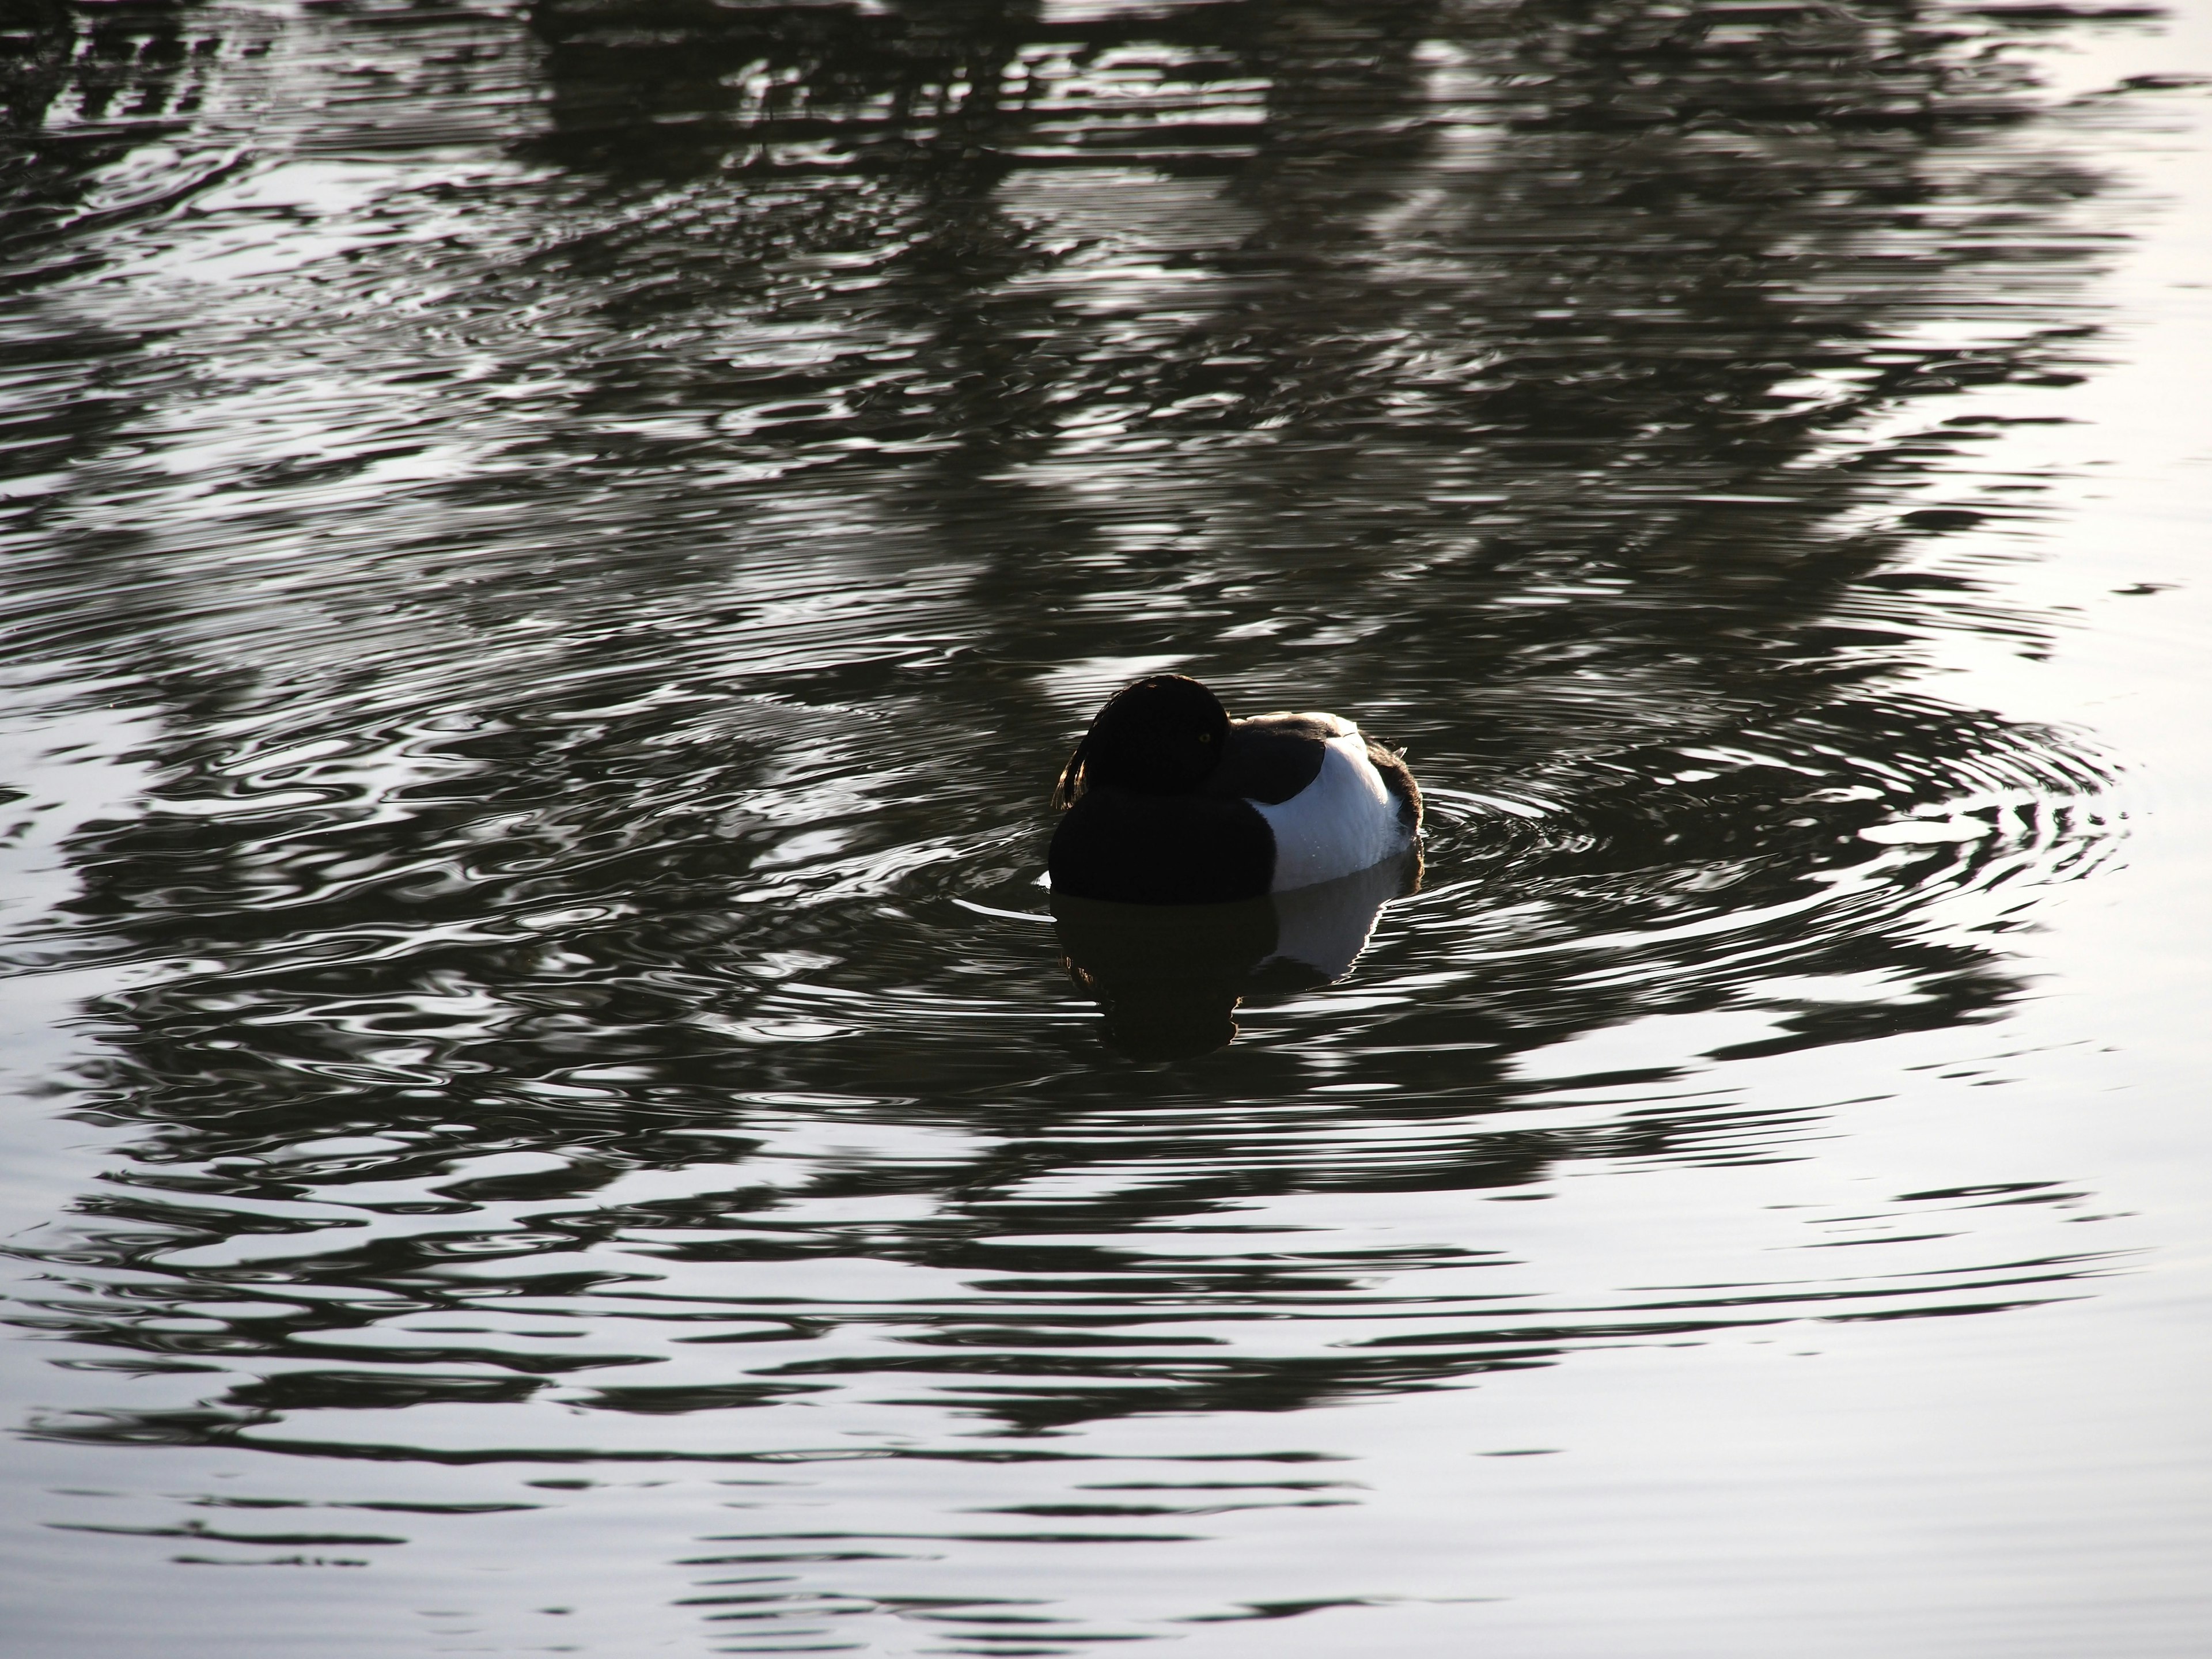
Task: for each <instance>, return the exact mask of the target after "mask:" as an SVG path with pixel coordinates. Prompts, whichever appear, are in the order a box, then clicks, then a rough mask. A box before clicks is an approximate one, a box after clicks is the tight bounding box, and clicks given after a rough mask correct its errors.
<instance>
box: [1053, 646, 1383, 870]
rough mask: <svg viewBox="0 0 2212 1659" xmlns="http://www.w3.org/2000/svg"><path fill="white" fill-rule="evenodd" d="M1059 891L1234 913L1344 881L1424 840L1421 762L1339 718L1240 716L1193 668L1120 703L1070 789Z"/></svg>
mask: <svg viewBox="0 0 2212 1659" xmlns="http://www.w3.org/2000/svg"><path fill="white" fill-rule="evenodd" d="M1052 805H1053V806H1054V808H1055V809H1056V810H1058V811H1060V813H1061V817H1060V822H1059V824H1058V826H1057V827H1056V828H1055V829H1054V832H1053V837H1052V846H1051V849H1050V852H1049V853H1048V855H1047V859H1046V866H1047V874H1048V879H1049V881H1050V883H1051V886H1052V890H1053V891H1054V893H1055V894H1067V895H1070V896H1074V897H1079V898H1086V899H1103V900H1107V901H1109V902H1118V903H1124V904H1224V903H1231V902H1236V901H1237V900H1241V899H1248V898H1258V897H1260V896H1263V895H1266V894H1270V893H1285V892H1291V891H1295V890H1298V889H1300V888H1304V887H1310V886H1314V885H1316V884H1319V883H1322V882H1327V881H1334V880H1337V879H1339V878H1342V877H1344V876H1347V875H1351V874H1352V873H1353V872H1357V871H1361V870H1365V869H1369V868H1371V867H1372V866H1376V865H1378V864H1382V863H1383V862H1385V861H1386V860H1392V859H1395V858H1397V857H1398V856H1399V855H1400V854H1403V853H1405V852H1406V851H1407V850H1408V849H1409V848H1413V847H1415V846H1416V845H1417V844H1418V843H1419V839H1420V834H1421V792H1420V788H1419V785H1417V784H1416V783H1415V782H1414V781H1413V772H1412V770H1411V769H1409V768H1408V767H1407V764H1406V761H1405V757H1403V756H1401V755H1400V754H1398V753H1397V752H1395V750H1390V749H1387V748H1385V747H1384V746H1383V744H1379V743H1375V742H1372V741H1370V739H1368V738H1365V737H1364V736H1362V735H1361V733H1360V730H1359V728H1358V726H1356V725H1354V724H1353V723H1352V721H1350V720H1344V719H1342V718H1340V716H1338V715H1335V714H1255V715H1250V716H1248V717H1246V718H1244V719H1242V720H1231V719H1230V717H1229V714H1228V711H1227V710H1226V709H1225V708H1223V707H1222V706H1221V700H1220V698H1218V697H1217V696H1214V694H1213V693H1212V690H1209V689H1207V687H1206V686H1205V685H1204V684H1200V682H1199V681H1197V680H1194V679H1192V678H1189V677H1188V675H1183V674H1151V675H1147V676H1146V677H1145V678H1143V679H1140V680H1137V681H1135V682H1134V683H1133V684H1129V685H1126V686H1124V687H1122V689H1121V690H1119V691H1117V692H1115V694H1114V695H1113V696H1111V697H1109V698H1108V699H1107V702H1106V706H1105V707H1104V708H1101V709H1100V710H1099V711H1098V715H1097V719H1095V720H1092V721H1091V729H1090V730H1089V731H1088V732H1085V734H1084V736H1083V740H1082V741H1081V742H1080V743H1079V744H1076V745H1075V752H1074V753H1073V754H1072V755H1070V756H1069V757H1068V760H1067V763H1066V765H1065V766H1064V767H1062V768H1061V769H1060V779H1059V781H1058V782H1057V783H1056V784H1055V785H1054V787H1053V792H1052Z"/></svg>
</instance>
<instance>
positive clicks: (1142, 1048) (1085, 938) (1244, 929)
mask: <svg viewBox="0 0 2212 1659" xmlns="http://www.w3.org/2000/svg"><path fill="white" fill-rule="evenodd" d="M1419 877H1420V853H1419V850H1418V849H1416V850H1415V851H1413V852H1411V853H1408V854H1403V855H1401V857H1398V858H1395V859H1389V860H1384V861H1383V863H1381V864H1377V865H1376V866H1372V867H1371V868H1370V869H1366V870H1361V871H1358V872H1355V873H1353V874H1352V875H1349V876H1344V877H1341V878H1339V879H1337V880H1335V881H1327V882H1322V883H1319V884H1316V885H1314V886H1311V887H1301V888H1297V889H1295V890H1292V891H1291V892H1287V893H1276V894H1273V895H1271V896H1268V897H1267V898H1264V899H1253V900H1250V901H1248V902H1243V903H1241V904H1198V905H1165V906H1159V905H1140V904H1109V903H1106V902H1102V901H1100V900H1097V899H1081V898H1074V897H1071V896H1068V895H1066V894H1060V893H1056V894H1054V896H1053V901H1052V918H1053V924H1054V929H1055V930H1056V931H1057V932H1058V933H1059V935H1060V948H1061V949H1062V950H1063V951H1066V953H1067V970H1068V972H1069V974H1070V975H1072V976H1073V978H1074V981H1075V982H1076V984H1078V985H1079V986H1080V987H1082V988H1083V989H1084V990H1085V991H1087V992H1089V993H1090V994H1091V995H1092V996H1094V997H1096V998H1097V999H1098V1005H1099V1006H1100V1008H1101V1009H1103V1011H1104V1012H1105V1015H1106V1028H1107V1030H1108V1032H1109V1036H1110V1037H1111V1040H1112V1041H1113V1042H1114V1043H1115V1046H1116V1047H1118V1048H1121V1049H1123V1050H1125V1051H1126V1052H1127V1053H1128V1054H1131V1055H1132V1056H1133V1057H1134V1058H1136V1059H1139V1060H1185V1059H1188V1058H1189V1057H1191V1056H1192V1055H1194V1054H1207V1053H1210V1052H1211V1051H1212V1050H1213V1049H1216V1048H1220V1047H1221V1046H1222V1045H1223V1044H1224V1043H1225V1042H1229V1041H1230V1040H1231V1038H1233V1037H1234V1036H1236V1035H1237V1020H1236V1010H1237V1004H1238V1003H1239V1002H1240V1001H1241V1000H1243V998H1244V997H1245V996H1247V995H1249V994H1252V993H1253V992H1255V991H1257V990H1260V989H1261V988H1262V987H1266V988H1268V989H1276V990H1292V989H1298V988H1302V987H1309V986H1314V985H1327V984H1328V983H1329V982H1330V981H1334V980H1340V979H1342V978H1343V977H1344V976H1345V975H1346V974H1348V973H1350V972H1351V971H1352V963H1353V962H1354V961H1356V960H1357V959H1358V956H1359V953H1360V952H1361V951H1364V950H1365V949H1366V948H1367V940H1368V936H1369V935H1370V934H1371V933H1373V932H1374V931H1375V922H1376V918H1377V917H1378V916H1380V915H1382V913H1383V906H1384V905H1385V904H1387V903H1389V902H1390V901H1391V900H1392V899H1394V898H1395V897H1397V896H1399V894H1400V893H1401V892H1403V891H1404V890H1406V889H1407V887H1408V886H1410V885H1412V884H1413V883H1415V882H1417V881H1418V880H1419Z"/></svg>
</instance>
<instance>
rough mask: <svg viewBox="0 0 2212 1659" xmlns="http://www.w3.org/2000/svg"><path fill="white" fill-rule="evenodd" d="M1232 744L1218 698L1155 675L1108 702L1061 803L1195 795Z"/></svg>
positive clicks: (1175, 677) (1077, 757)
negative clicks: (1094, 796)
mask: <svg viewBox="0 0 2212 1659" xmlns="http://www.w3.org/2000/svg"><path fill="white" fill-rule="evenodd" d="M1228 742H1229V715H1228V713H1227V711H1225V709H1224V708H1222V706H1221V700H1220V699H1219V698H1218V697H1217V696H1214V695H1213V693H1212V692H1211V691H1209V690H1206V687H1205V686H1203V685H1201V684H1199V683H1198V682H1197V681H1196V680H1194V679H1192V678H1189V677H1188V676H1187V675H1183V674H1149V675H1147V676H1146V677H1145V678H1143V679H1141V680H1139V681H1137V682H1136V683H1135V684H1132V685H1127V686H1124V687H1122V689H1121V690H1119V691H1116V692H1115V694H1114V695H1113V696H1111V697H1109V699H1107V702H1106V706H1105V707H1104V708H1102V709H1100V710H1099V711H1098V718H1097V720H1093V721H1091V730H1090V731H1089V732H1085V734H1084V738H1083V741H1082V742H1081V743H1079V744H1076V745H1075V753H1074V754H1073V755H1072V756H1070V757H1068V762H1067V764H1066V766H1065V767H1064V768H1062V769H1061V770H1060V781H1059V783H1058V784H1057V785H1055V786H1054V789H1053V792H1052V798H1053V804H1054V805H1055V806H1066V805H1071V804H1072V803H1073V801H1074V799H1075V798H1076V797H1077V796H1078V795H1079V794H1081V793H1083V792H1084V791H1085V790H1086V789H1097V788H1115V789H1127V790H1131V791H1133V792H1134V793H1138V794H1140V795H1184V794H1188V793H1190V792H1191V791H1192V790H1194V789H1195V788H1197V787H1199V785H1200V784H1202V783H1204V782H1205V781H1206V778H1207V777H1208V775H1211V774H1212V771H1213V769H1214V768H1215V767H1217V766H1218V765H1219V764H1220V763H1221V755H1222V750H1224V749H1225V747H1226V746H1227V744H1228Z"/></svg>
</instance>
